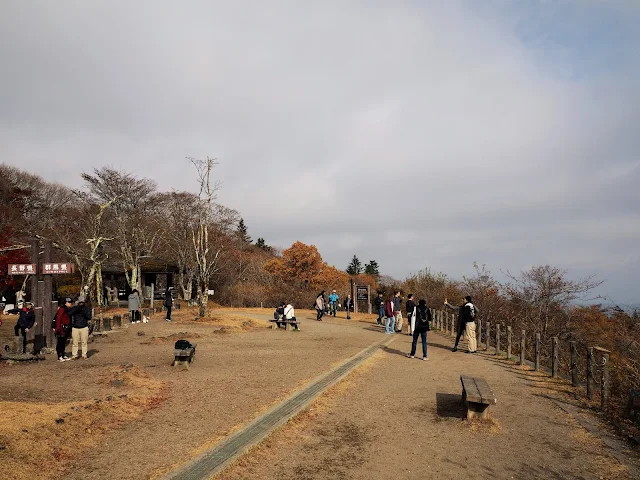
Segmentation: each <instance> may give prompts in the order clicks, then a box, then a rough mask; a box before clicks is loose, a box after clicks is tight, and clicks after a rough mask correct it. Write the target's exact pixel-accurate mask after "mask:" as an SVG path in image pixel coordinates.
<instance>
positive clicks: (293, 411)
mask: <svg viewBox="0 0 640 480" xmlns="http://www.w3.org/2000/svg"><path fill="white" fill-rule="evenodd" d="M392 340H393V337H391V338H388V337H387V338H384V339H383V340H381V341H378V342H375V343H374V344H373V345H371V346H369V347H368V348H365V349H364V350H362V351H361V352H359V353H358V354H356V355H354V356H353V357H351V358H350V359H348V360H346V361H345V362H344V363H342V364H341V365H339V366H337V367H336V368H334V369H332V370H331V371H329V372H328V373H326V374H324V375H321V376H320V377H319V378H317V379H316V380H314V381H313V382H311V384H310V385H308V386H306V387H305V388H303V389H302V390H301V391H298V392H296V393H294V394H293V395H291V396H290V397H289V398H287V399H285V400H284V401H283V402H281V403H279V404H278V405H276V406H275V407H274V408H272V409H271V410H269V411H268V412H267V413H265V414H264V415H262V416H260V417H258V418H257V419H255V420H254V421H253V422H251V423H250V424H249V425H247V426H246V427H244V428H243V429H242V430H240V431H239V432H237V433H235V434H234V435H231V436H230V437H229V438H228V439H226V440H225V441H223V442H222V443H220V444H219V445H217V446H216V447H214V448H213V449H211V450H210V451H208V452H205V453H204V454H203V455H201V456H200V457H198V458H196V459H195V460H193V461H191V462H189V464H187V465H186V466H185V467H183V468H181V469H179V470H177V471H175V472H172V473H171V474H169V475H168V476H167V477H166V478H167V479H171V480H206V479H208V478H210V477H211V476H212V475H215V474H216V473H218V472H220V471H221V470H222V469H224V468H225V467H226V466H227V465H228V464H229V463H230V462H232V461H234V460H235V459H237V458H238V457H239V456H240V455H242V454H243V453H245V452H247V451H248V450H249V449H250V448H251V447H252V446H254V445H256V444H258V443H259V442H261V441H262V440H263V439H264V438H266V437H267V436H268V435H270V434H271V433H272V432H273V431H274V430H275V429H277V428H278V427H280V426H281V425H282V424H284V423H286V422H287V421H288V420H290V419H291V418H293V417H294V416H295V415H297V414H298V413H299V412H300V411H301V410H303V409H304V408H306V407H307V406H308V405H309V404H310V403H311V402H313V401H314V400H315V399H316V398H317V397H318V396H319V395H321V394H322V393H323V392H324V391H326V390H327V389H328V388H330V387H331V386H332V385H335V384H336V383H337V382H339V381H340V380H342V379H343V378H344V377H345V376H347V375H348V374H349V373H351V372H352V371H353V369H355V368H356V367H357V366H358V365H360V364H361V363H362V362H364V361H365V360H367V359H368V358H369V357H371V356H372V355H373V354H374V353H376V352H378V351H379V350H380V348H382V347H386V346H387V345H389V343H391V341H392Z"/></svg>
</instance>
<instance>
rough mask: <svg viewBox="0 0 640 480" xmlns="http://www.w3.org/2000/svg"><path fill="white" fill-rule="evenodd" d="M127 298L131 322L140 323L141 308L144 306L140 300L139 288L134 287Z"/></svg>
mask: <svg viewBox="0 0 640 480" xmlns="http://www.w3.org/2000/svg"><path fill="white" fill-rule="evenodd" d="M127 300H128V304H127V309H128V310H129V313H130V314H131V323H140V320H141V318H140V309H141V308H142V303H141V302H140V295H138V290H137V289H135V288H134V289H133V291H132V292H131V294H130V295H129V298H128V299H127Z"/></svg>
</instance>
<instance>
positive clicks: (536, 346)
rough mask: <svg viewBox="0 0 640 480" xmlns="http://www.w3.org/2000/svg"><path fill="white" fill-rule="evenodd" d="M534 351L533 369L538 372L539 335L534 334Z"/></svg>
mask: <svg viewBox="0 0 640 480" xmlns="http://www.w3.org/2000/svg"><path fill="white" fill-rule="evenodd" d="M535 349H536V356H535V359H534V367H533V368H534V369H535V371H536V372H537V371H538V370H540V333H536V344H535Z"/></svg>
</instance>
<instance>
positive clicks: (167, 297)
mask: <svg viewBox="0 0 640 480" xmlns="http://www.w3.org/2000/svg"><path fill="white" fill-rule="evenodd" d="M164 306H165V308H166V309H167V318H166V319H165V320H166V321H167V322H170V321H171V308H172V307H173V297H172V296H171V287H168V288H167V291H166V292H164Z"/></svg>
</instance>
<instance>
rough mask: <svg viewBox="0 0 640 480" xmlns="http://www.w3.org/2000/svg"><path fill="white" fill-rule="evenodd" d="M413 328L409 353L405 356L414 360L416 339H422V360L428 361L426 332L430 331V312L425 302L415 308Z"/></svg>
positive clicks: (421, 301)
mask: <svg viewBox="0 0 640 480" xmlns="http://www.w3.org/2000/svg"><path fill="white" fill-rule="evenodd" d="M415 318H416V320H415V322H416V323H415V328H414V330H413V341H412V342H411V353H410V354H409V355H407V357H409V358H414V357H415V354H416V346H417V344H418V337H422V360H429V357H428V356H427V332H428V331H429V330H431V326H430V322H431V310H430V309H429V307H427V302H425V301H424V300H420V301H419V302H418V306H417V307H416V317H415Z"/></svg>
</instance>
